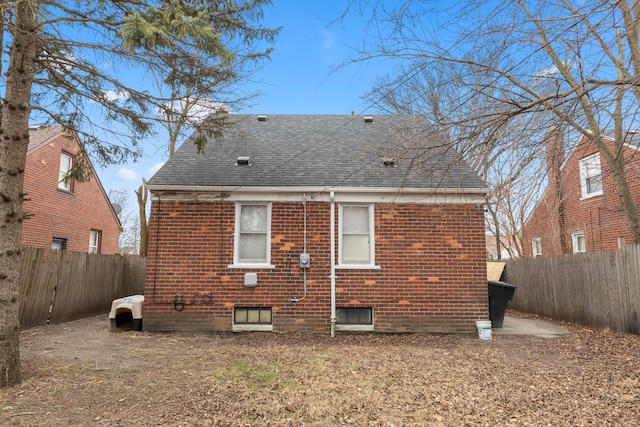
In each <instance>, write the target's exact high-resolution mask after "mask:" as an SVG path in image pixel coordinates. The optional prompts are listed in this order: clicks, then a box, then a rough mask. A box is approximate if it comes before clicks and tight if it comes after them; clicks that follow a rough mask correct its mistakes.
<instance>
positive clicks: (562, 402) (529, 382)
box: [0, 313, 640, 426]
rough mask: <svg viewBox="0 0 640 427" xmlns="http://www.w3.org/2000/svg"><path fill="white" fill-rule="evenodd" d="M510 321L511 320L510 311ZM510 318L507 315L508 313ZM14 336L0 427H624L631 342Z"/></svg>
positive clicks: (50, 330)
mask: <svg viewBox="0 0 640 427" xmlns="http://www.w3.org/2000/svg"><path fill="white" fill-rule="evenodd" d="M510 314H515V313H510ZM515 315H517V314H515ZM566 326H568V327H569V329H570V331H571V333H570V334H567V335H562V336H559V337H557V338H538V337H532V336H515V335H510V336H509V335H501V336H496V335H494V339H493V340H491V341H484V340H479V339H478V338H477V337H476V336H470V335H469V336H428V335H339V336H338V337H336V338H334V339H331V338H330V337H328V336H324V335H301V334H239V335H212V336H183V335H168V334H167V335H165V334H148V333H140V332H127V333H111V332H109V328H108V319H107V318H106V315H105V316H100V317H94V318H89V319H84V320H80V321H76V322H72V323H67V324H62V325H50V326H46V327H38V328H34V329H30V330H27V331H24V332H23V333H22V343H21V347H22V353H21V354H22V365H23V366H22V368H23V372H24V375H23V376H24V382H23V383H22V384H21V385H19V386H16V387H13V388H9V389H4V390H0V425H2V426H87V425H95V426H102V425H104V426H157V425H167V426H192V425H193V426H209V425H216V426H218V425H221V426H227V425H228V426H267V425H268V426H299V425H310V426H342V425H354V426H413V425H428V426H583V425H597V426H631V425H638V422H639V420H640V363H638V357H639V355H640V337H638V336H634V335H625V334H620V333H613V332H610V331H600V330H598V331H594V330H590V329H586V328H582V327H577V326H575V325H566Z"/></svg>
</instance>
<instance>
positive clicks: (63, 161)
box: [58, 153, 73, 191]
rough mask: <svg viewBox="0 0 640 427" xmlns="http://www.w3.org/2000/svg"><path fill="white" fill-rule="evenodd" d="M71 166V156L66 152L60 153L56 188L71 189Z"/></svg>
mask: <svg viewBox="0 0 640 427" xmlns="http://www.w3.org/2000/svg"><path fill="white" fill-rule="evenodd" d="M72 167H73V157H71V156H70V155H68V154H66V153H62V154H61V155H60V173H59V175H58V188H60V189H62V190H67V191H71V181H72V179H71V176H70V175H69V172H71V169H72Z"/></svg>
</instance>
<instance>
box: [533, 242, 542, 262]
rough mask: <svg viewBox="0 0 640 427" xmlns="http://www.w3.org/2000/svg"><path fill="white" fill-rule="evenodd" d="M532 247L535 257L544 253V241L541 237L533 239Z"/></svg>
mask: <svg viewBox="0 0 640 427" xmlns="http://www.w3.org/2000/svg"><path fill="white" fill-rule="evenodd" d="M531 247H532V252H533V256H534V257H535V256H541V255H542V241H541V240H540V239H539V238H537V239H533V240H532V241H531Z"/></svg>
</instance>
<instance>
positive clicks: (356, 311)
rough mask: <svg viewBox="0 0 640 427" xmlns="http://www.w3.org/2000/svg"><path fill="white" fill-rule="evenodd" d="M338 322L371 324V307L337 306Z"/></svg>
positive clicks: (344, 323) (342, 323)
mask: <svg viewBox="0 0 640 427" xmlns="http://www.w3.org/2000/svg"><path fill="white" fill-rule="evenodd" d="M336 323H338V324H341V325H371V324H372V323H373V316H372V310H371V308H336Z"/></svg>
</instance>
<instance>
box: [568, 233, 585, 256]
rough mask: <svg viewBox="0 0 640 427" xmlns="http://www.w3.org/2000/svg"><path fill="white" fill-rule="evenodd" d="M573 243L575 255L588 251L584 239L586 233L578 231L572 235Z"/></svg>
mask: <svg viewBox="0 0 640 427" xmlns="http://www.w3.org/2000/svg"><path fill="white" fill-rule="evenodd" d="M571 242H572V244H573V253H574V254H579V253H583V252H586V251H587V242H586V240H585V238H584V231H578V232H576V233H573V234H571Z"/></svg>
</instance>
